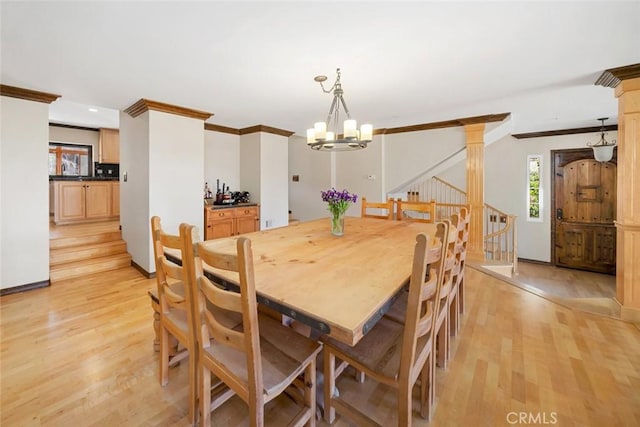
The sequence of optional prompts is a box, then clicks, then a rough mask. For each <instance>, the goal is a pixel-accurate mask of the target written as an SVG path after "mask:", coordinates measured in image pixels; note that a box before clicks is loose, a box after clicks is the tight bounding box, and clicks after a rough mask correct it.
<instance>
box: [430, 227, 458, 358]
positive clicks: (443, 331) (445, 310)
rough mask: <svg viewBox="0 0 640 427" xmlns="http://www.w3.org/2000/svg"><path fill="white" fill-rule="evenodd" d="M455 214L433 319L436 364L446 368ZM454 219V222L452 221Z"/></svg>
mask: <svg viewBox="0 0 640 427" xmlns="http://www.w3.org/2000/svg"><path fill="white" fill-rule="evenodd" d="M457 219H458V218H457V216H452V217H451V222H450V226H449V237H448V238H447V244H446V245H445V247H444V249H443V253H444V254H443V263H442V269H441V271H442V288H441V291H440V295H439V297H440V300H439V303H438V309H437V312H436V315H435V317H436V320H435V332H434V334H435V341H436V348H437V351H436V364H437V365H438V366H439V367H441V368H443V369H446V368H447V362H448V357H449V346H450V339H449V320H450V319H449V304H450V298H451V290H452V288H453V286H454V280H455V276H454V273H455V266H456V245H457V242H458V223H457ZM454 221H456V222H454Z"/></svg>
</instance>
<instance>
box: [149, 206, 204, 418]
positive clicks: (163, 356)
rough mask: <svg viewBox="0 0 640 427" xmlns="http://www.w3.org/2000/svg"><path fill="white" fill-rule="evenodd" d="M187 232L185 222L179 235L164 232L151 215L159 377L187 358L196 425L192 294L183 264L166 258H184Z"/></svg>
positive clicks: (165, 379) (164, 382)
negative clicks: (168, 254)
mask: <svg viewBox="0 0 640 427" xmlns="http://www.w3.org/2000/svg"><path fill="white" fill-rule="evenodd" d="M187 232H190V231H188V230H187V229H186V226H185V225H184V224H182V225H180V235H171V234H167V233H165V232H164V231H163V229H162V226H161V222H160V218H159V217H157V216H154V217H153V218H151V236H152V239H153V253H154V259H155V264H156V283H157V286H158V290H157V292H158V309H159V315H160V325H159V327H160V334H159V335H160V336H159V339H160V363H159V380H160V384H161V385H162V386H163V387H164V386H165V385H167V383H168V382H169V367H170V366H174V365H176V364H177V363H179V362H180V361H181V360H184V359H185V358H186V357H187V356H189V358H190V359H191V360H189V374H188V375H189V397H188V401H189V404H188V405H189V415H188V417H189V418H188V419H189V423H190V424H192V425H193V424H195V422H196V417H197V410H198V406H197V400H196V384H197V378H198V377H197V362H196V341H195V331H194V330H193V328H191V329H190V328H189V324H191V325H194V324H195V319H194V318H193V307H192V304H193V295H192V294H191V292H190V289H189V287H188V286H186V285H185V272H184V267H182V266H179V265H177V264H174V263H172V262H171V261H169V260H167V257H166V256H165V251H166V250H167V249H169V250H172V249H173V250H177V251H179V252H180V255H181V257H182V258H183V259H184V255H185V246H184V242H185V233H187ZM172 337H173V338H175V339H176V340H177V341H178V344H179V349H178V351H177V352H175V354H173V353H174V351H172V349H171V347H172V346H171V344H170V340H171V339H172Z"/></svg>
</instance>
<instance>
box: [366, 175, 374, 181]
mask: <svg viewBox="0 0 640 427" xmlns="http://www.w3.org/2000/svg"><path fill="white" fill-rule="evenodd" d="M367 179H368V180H369V181H375V180H376V176H375V175H367Z"/></svg>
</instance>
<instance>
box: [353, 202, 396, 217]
mask: <svg viewBox="0 0 640 427" xmlns="http://www.w3.org/2000/svg"><path fill="white" fill-rule="evenodd" d="M373 209H375V210H376V211H375V212H371V211H370V210H373ZM360 216H361V217H362V218H380V219H393V199H391V198H389V199H388V200H387V201H386V202H384V203H380V202H367V198H366V197H363V198H362V202H361V215H360Z"/></svg>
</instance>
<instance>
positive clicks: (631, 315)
mask: <svg viewBox="0 0 640 427" xmlns="http://www.w3.org/2000/svg"><path fill="white" fill-rule="evenodd" d="M620 317H622V320H626V321H628V322H633V323H640V308H636V307H629V306H625V305H622V306H621V307H620Z"/></svg>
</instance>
